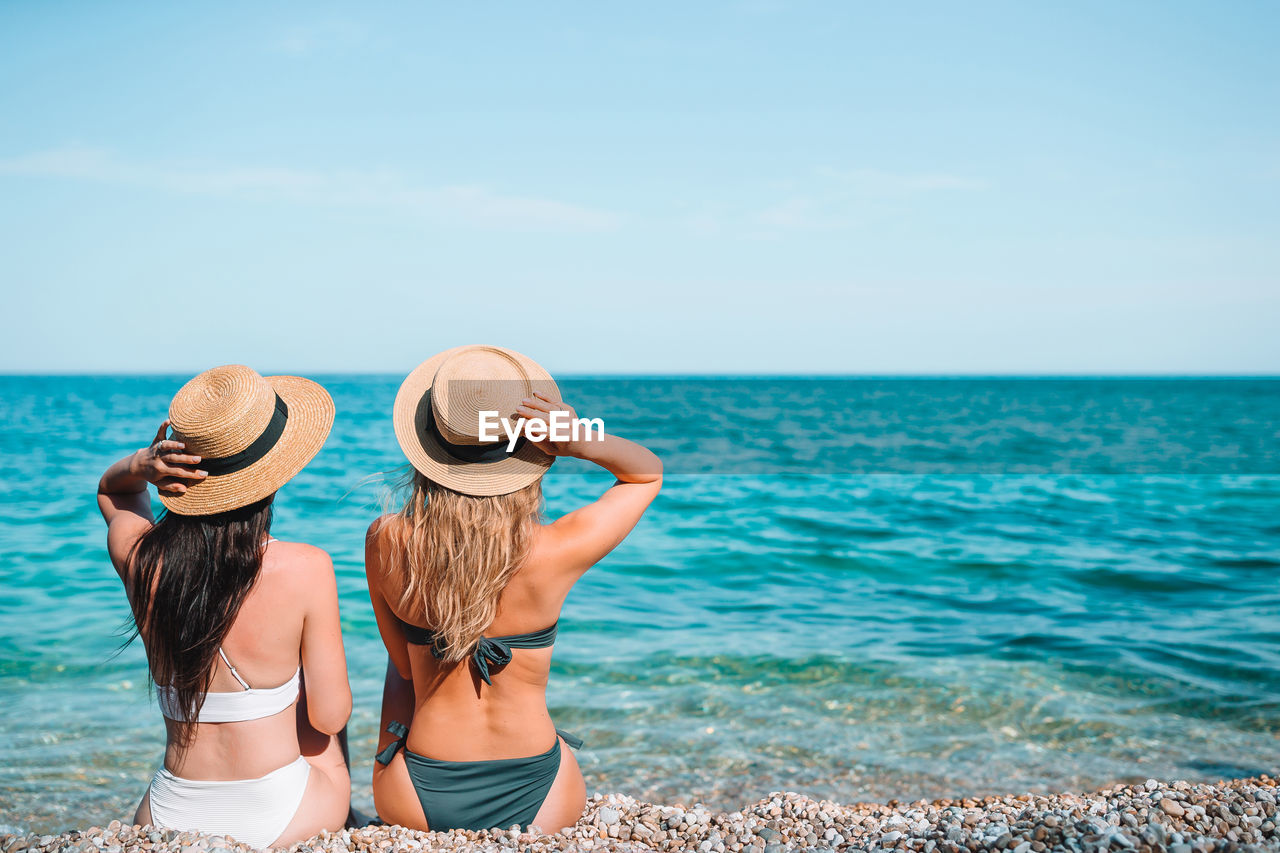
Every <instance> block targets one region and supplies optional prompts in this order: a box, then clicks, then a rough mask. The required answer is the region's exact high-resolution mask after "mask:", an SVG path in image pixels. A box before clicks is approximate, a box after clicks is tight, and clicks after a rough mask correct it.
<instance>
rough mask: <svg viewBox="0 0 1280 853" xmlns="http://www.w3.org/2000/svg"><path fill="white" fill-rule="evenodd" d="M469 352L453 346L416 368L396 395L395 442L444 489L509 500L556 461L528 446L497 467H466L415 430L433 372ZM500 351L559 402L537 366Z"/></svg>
mask: <svg viewBox="0 0 1280 853" xmlns="http://www.w3.org/2000/svg"><path fill="white" fill-rule="evenodd" d="M470 348H471V347H466V346H463V347H454V348H453V349H449V350H445V351H444V352H442V353H439V354H437V355H434V356H432V357H431V358H429V359H427V360H426V361H424V362H423V363H422V364H420V365H418V366H417V367H416V368H414V370H413V372H412V373H410V374H409V375H408V377H406V378H405V380H404V382H403V383H402V384H401V385H400V390H399V391H398V392H397V393H396V403H395V408H394V409H393V413H392V420H393V421H394V423H395V429H396V441H398V442H399V443H400V449H401V450H402V451H404V455H405V457H406V458H408V460H409V464H411V465H413V467H414V468H415V469H417V470H418V472H419V473H421V474H422V475H423V476H424V477H427V478H428V479H430V480H432V481H433V482H436V483H439V484H440V485H442V486H444V487H445V488H447V489H453V490H454V491H455V492H461V493H462V494H464V495H473V496H475V497H491V496H494V495H509V494H511V493H512V492H518V491H520V490H521V489H523V488H524V487H525V486H528V485H530V484H531V483H534V482H536V481H537V480H538V479H539V478H540V477H542V475H543V474H545V473H546V472H547V469H548V468H550V467H551V463H553V462H554V461H555V457H553V456H549V455H547V454H546V453H543V452H542V451H541V450H539V449H538V448H536V447H534V446H533V444H531V443H530V442H527V441H526V442H525V443H524V445H523V446H521V447H520V448H519V449H518V450H516V452H515V453H512V454H511V455H510V456H508V457H507V458H505V459H501V460H499V461H497V462H464V461H462V460H460V459H457V458H455V457H453V456H450V455H449V453H448V452H447V451H446V450H445V449H444V447H442V446H441V444H440V442H439V440H438V439H437V438H436V436H434V435H433V434H432V433H431V432H430V431H423V430H420V429H418V427H417V418H418V407H419V406H420V405H421V404H422V399H423V397H424V396H426V395H427V394H430V393H431V383H432V380H433V379H434V378H435V375H436V371H437V370H439V369H440V366H441V365H442V364H444V362H445V361H446V360H448V359H449V357H450V356H452V355H454V354H455V353H457V352H459V351H461V350H465V349H470ZM503 352H504V353H506V354H507V355H508V356H510V357H511V358H513V359H514V360H516V361H517V362H519V364H520V366H521V367H522V368H523V369H524V371H525V373H526V374H527V375H528V376H529V379H530V380H531V382H532V383H533V384H534V386H535V387H536V388H538V389H539V390H542V391H543V393H550V394H553V395H554V396H555V398H556V399H559V397H560V389H559V388H558V387H557V386H556V383H555V380H554V379H552V378H551V374H549V373H547V371H546V370H544V369H543V368H542V366H541V365H540V364H538V363H537V362H536V361H534V360H533V359H531V358H529V357H527V356H524V355H521V354H520V353H518V352H514V351H512V350H505V349H504V350H503Z"/></svg>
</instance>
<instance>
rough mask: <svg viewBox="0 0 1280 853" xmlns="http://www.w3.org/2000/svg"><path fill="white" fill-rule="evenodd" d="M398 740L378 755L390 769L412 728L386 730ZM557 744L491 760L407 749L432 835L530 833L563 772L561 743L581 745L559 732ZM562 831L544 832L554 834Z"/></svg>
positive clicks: (397, 725) (406, 759)
mask: <svg viewBox="0 0 1280 853" xmlns="http://www.w3.org/2000/svg"><path fill="white" fill-rule="evenodd" d="M387 731H389V732H391V733H392V734H394V735H395V736H396V740H395V741H393V742H392V743H391V744H389V745H388V746H387V747H386V748H385V749H383V750H382V751H381V752H379V753H378V761H380V762H381V763H382V764H384V765H386V764H390V763H391V759H392V758H393V757H395V754H396V751H397V750H399V749H401V748H404V740H405V738H406V737H408V735H409V729H408V728H406V727H405V726H404V725H403V724H401V723H399V722H393V723H391V725H389V726H387ZM556 734H557V735H559V737H557V738H556V741H555V743H553V744H552V745H551V748H550V749H548V750H547V751H546V752H544V753H542V754H541V755H534V756H530V757H529V758H497V759H493V760H490V761H440V760H438V759H435V758H427V757H426V756H425V755H418V753H416V752H411V751H410V750H409V749H407V748H405V749H404V763H405V766H406V767H407V768H408V769H409V778H410V779H411V780H413V788H414V790H415V791H417V792H418V801H419V802H420V803H422V813H423V814H424V815H425V816H426V818H427V826H428V827H430V829H431V830H432V831H433V832H444V831H447V830H450V829H493V828H495V827H497V828H500V829H510V828H511V827H512V826H515V825H517V824H518V825H519V826H520V828H521V829H527V828H528V827H529V824H530V822H531V821H532V820H533V819H534V817H536V816H537V814H538V809H540V808H542V801H543V800H545V799H546V798H547V793H548V792H549V791H550V790H551V786H552V784H553V783H554V782H555V781H556V774H557V773H558V772H559V770H560V738H564V742H565V743H567V744H569V746H571V747H573V748H574V749H578V748H580V747H581V746H582V741H581V740H580V739H578V738H576V737H574V736H573V735H571V734H569V733H567V732H562V731H560V730H559V729H556ZM556 828H558V827H543V829H556Z"/></svg>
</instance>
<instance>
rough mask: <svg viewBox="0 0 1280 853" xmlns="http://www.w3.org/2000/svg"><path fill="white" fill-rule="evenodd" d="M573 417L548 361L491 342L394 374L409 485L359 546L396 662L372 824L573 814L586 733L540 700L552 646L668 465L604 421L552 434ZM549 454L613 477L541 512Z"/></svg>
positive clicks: (578, 809) (455, 823) (558, 824)
mask: <svg viewBox="0 0 1280 853" xmlns="http://www.w3.org/2000/svg"><path fill="white" fill-rule="evenodd" d="M495 416H498V417H500V418H501V420H502V424H503V426H502V430H501V431H500V438H499V440H497V441H494V440H493V435H494V431H492V425H493V423H494V417H495ZM573 419H576V413H575V412H574V411H573V410H572V409H571V408H570V407H568V406H567V405H565V404H564V403H562V402H560V395H559V390H558V388H557V387H556V384H555V382H554V381H553V380H552V379H551V376H550V375H549V374H548V373H547V372H546V371H545V370H543V369H542V368H541V367H540V366H539V365H538V364H537V363H535V362H534V361H532V360H531V359H529V358H527V357H526V356H523V355H521V354H519V353H516V352H513V351H511V350H507V349H502V348H499V347H483V346H470V347H457V348H455V349H451V350H447V351H446V352H443V353H440V354H439V355H436V356H434V357H433V358H431V359H428V360H427V361H426V362H424V363H423V364H422V365H420V366H419V367H418V368H417V369H415V370H414V371H413V373H411V374H410V375H409V377H408V378H407V379H406V380H405V381H404V384H403V385H402V386H401V388H400V391H399V394H398V395H397V397H396V403H395V413H394V420H395V428H396V437H397V439H398V441H399V443H400V447H401V448H402V449H403V450H404V452H405V455H406V456H407V457H408V459H409V461H410V462H411V463H412V465H413V467H414V469H415V475H414V480H413V486H412V492H411V494H410V495H409V497H408V499H407V500H406V502H405V504H404V507H403V508H402V509H401V510H400V511H399V512H398V513H395V514H392V515H386V516H383V517H382V518H379V519H378V520H376V521H375V522H374V523H373V524H372V525H370V528H369V533H368V537H367V540H366V547H365V563H366V566H365V570H366V573H367V575H368V580H369V596H370V598H371V600H372V602H373V609H374V614H375V615H376V617H377V621H378V629H379V631H380V633H381V635H382V640H383V643H384V644H385V645H386V647H387V652H388V656H389V658H390V662H389V665H388V670H387V684H386V689H385V692H384V697H383V726H384V728H385V729H386V731H385V732H384V734H383V736H382V740H381V742H380V743H379V750H380V751H379V753H378V757H377V762H378V763H377V764H375V766H374V773H373V797H374V804H375V806H376V807H377V810H378V814H379V816H380V817H381V818H382V819H383V820H386V821H389V822H392V823H398V824H402V825H404V826H409V827H415V828H419V829H432V830H448V829H454V828H465V829H484V828H492V827H502V828H508V827H511V826H514V825H519V826H522V827H528V826H538V827H541V828H542V829H544V830H547V831H555V830H558V829H560V828H562V827H564V826H568V825H570V824H572V823H574V822H575V821H576V820H577V819H578V817H579V816H580V815H581V813H582V809H583V807H584V805H585V802H586V787H585V784H584V782H583V779H582V773H581V771H580V770H579V769H578V763H577V761H576V760H575V758H574V756H573V753H572V752H571V751H570V750H569V749H565V748H564V746H569V747H577V746H579V745H580V742H579V741H577V740H576V739H574V738H572V736H569V735H566V734H565V733H563V732H559V731H558V730H557V729H556V728H555V726H554V724H553V723H552V721H551V716H550V714H549V713H548V712H547V705H546V689H547V681H548V677H549V674H550V667H551V647H552V644H553V643H554V642H555V637H556V626H557V622H558V620H559V617H560V609H561V607H562V606H563V604H564V601H565V598H566V596H568V594H569V591H570V590H571V589H572V588H573V585H574V583H575V582H576V581H577V580H578V578H580V577H581V576H582V575H583V573H584V572H586V571H587V569H589V568H591V566H592V565H594V564H595V563H596V562H597V561H599V560H600V559H601V558H602V557H604V556H605V555H606V554H608V553H609V552H610V551H612V550H613V549H614V548H615V547H617V545H618V544H619V543H621V542H622V540H623V539H625V538H626V536H627V534H628V533H630V531H631V529H632V528H633V527H635V525H636V523H637V522H638V521H639V520H640V516H641V515H642V514H643V513H644V511H645V509H646V508H647V507H648V506H649V504H650V502H652V501H653V499H654V497H656V496H657V494H658V490H659V489H660V488H661V485H662V464H661V462H660V461H659V460H658V458H657V457H656V456H654V455H653V454H652V453H651V452H649V451H648V450H646V449H645V448H643V447H641V446H640V445H638V444H635V443H633V442H630V441H627V440H626V439H623V438H619V437H617V436H614V435H604V434H601V433H600V432H597V433H587V434H586V435H585V436H584V435H583V433H582V432H579V433H578V434H577V435H576V436H573V435H571V436H570V437H569V438H568V440H555V439H558V438H561V437H562V436H558V435H555V434H554V433H551V434H550V435H549V432H550V430H549V429H548V427H549V426H553V425H554V424H556V423H562V424H563V423H568V422H570V421H572V420H573ZM486 426H489V427H490V429H489V430H486ZM520 427H523V429H522V431H521V433H520V437H519V438H518V440H509V436H510V435H513V434H514V433H515V432H516V430H517V428H520ZM557 456H574V457H577V458H579V459H585V460H588V461H591V462H594V463H596V464H597V465H600V466H601V467H603V468H605V469H606V470H608V471H609V472H610V473H611V474H613V475H614V477H616V478H617V479H616V482H614V484H613V486H612V487H610V488H609V489H608V490H607V491H606V492H605V493H604V494H603V495H602V496H601V497H600V498H599V499H597V500H596V501H594V502H593V503H591V504H588V505H587V506H584V507H581V508H579V509H577V510H574V511H573V512H570V513H569V514H567V515H565V516H562V517H561V518H559V519H557V520H556V521H554V522H552V523H550V524H543V523H541V520H540V508H541V503H542V492H541V478H542V475H543V474H544V473H545V472H546V470H547V468H549V467H550V466H551V464H552V462H553V461H554V460H555V457H557ZM406 723H407V725H406Z"/></svg>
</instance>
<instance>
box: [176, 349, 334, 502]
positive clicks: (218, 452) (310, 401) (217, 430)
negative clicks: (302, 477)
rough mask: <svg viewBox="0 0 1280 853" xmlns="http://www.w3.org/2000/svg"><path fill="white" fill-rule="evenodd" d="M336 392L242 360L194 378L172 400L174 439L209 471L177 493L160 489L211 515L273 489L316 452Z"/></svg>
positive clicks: (327, 425)
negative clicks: (267, 373)
mask: <svg viewBox="0 0 1280 853" xmlns="http://www.w3.org/2000/svg"><path fill="white" fill-rule="evenodd" d="M333 416H334V407H333V398H331V397H330V396H329V392H328V391H325V390H324V388H322V387H321V386H320V385H319V384H317V383H315V382H312V381H311V380H310V379H303V378H302V377H300V376H260V375H259V374H258V372H257V371H255V370H253V369H252V368H248V367H245V366H244V365H242V364H232V365H227V366H225V367H215V368H213V369H212V370H206V371H205V372H204V373H201V374H200V375H199V376H197V377H195V378H194V379H192V380H191V381H190V382H188V383H187V384H186V385H183V386H182V388H181V389H180V390H179V391H178V393H177V395H175V396H174V398H173V402H172V403H170V404H169V422H170V425H171V426H172V428H173V436H172V437H173V438H174V439H175V440H177V441H181V442H183V443H184V444H185V445H186V450H185V452H186V453H190V454H194V455H197V456H199V457H200V464H199V466H198V467H199V468H200V469H201V470H204V471H207V472H208V473H209V476H208V477H206V478H205V479H204V480H201V481H199V482H194V481H193V482H191V483H190V484H189V485H187V490H186V491H185V492H183V493H182V494H181V495H167V494H163V493H162V494H161V495H160V501H161V503H163V504H164V505H165V508H166V509H168V510H169V511H170V512H174V513H177V514H178V515H212V514H214V513H218V512H227V511H229V510H233V509H239V508H240V507H243V506H248V505H249V504H251V503H254V502H256V501H260V500H262V499H263V498H265V497H267V496H268V495H271V494H273V493H274V492H276V491H278V490H279V488H280V487H281V486H283V485H284V484H285V483H287V482H289V480H291V479H293V477H294V475H296V474H297V473H298V472H299V471H301V470H302V469H303V467H304V466H306V464H307V463H308V462H310V461H311V458H312V457H313V456H315V455H316V453H318V452H319V450H320V447H321V446H322V445H323V444H324V441H325V439H326V438H327V437H328V435H329V430H330V429H331V428H332V427H333Z"/></svg>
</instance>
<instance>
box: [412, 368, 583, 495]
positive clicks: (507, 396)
mask: <svg viewBox="0 0 1280 853" xmlns="http://www.w3.org/2000/svg"><path fill="white" fill-rule="evenodd" d="M535 393H537V394H541V395H542V396H544V397H546V398H548V399H551V400H558V399H560V389H559V388H557V387H556V383H555V380H553V379H552V378H551V374H550V373H547V371H546V370H544V369H543V368H542V366H541V365H539V364H538V363H537V362H536V361H534V360H533V359H531V358H529V357H528V356H526V355H521V354H520V353H518V352H515V351H514V350H509V349H505V348H503V347H491V346H465V347H455V348H453V349H450V350H445V351H444V352H442V353H439V354H437V355H434V356H432V357H431V358H429V359H427V360H426V361H424V362H423V363H422V364H420V365H418V366H417V367H416V368H415V369H414V371H413V372H412V373H410V374H409V376H408V378H406V379H405V380H404V383H403V384H402V385H401V386H400V391H399V393H397V394H396V404H395V410H394V414H393V420H394V422H395V429H396V440H397V441H399V443H400V448H401V449H402V450H403V451H404V455H405V456H407V457H408V459H409V462H410V463H412V465H413V467H414V468H416V469H417V470H418V471H419V472H421V473H422V474H423V475H424V476H426V477H427V478H428V479H430V480H432V481H434V482H436V483H439V484H440V485H442V486H444V487H446V488H449V489H453V490H454V491H455V492H461V493H462V494H465V495H473V496H476V497H487V496H492V495H506V494H510V493H512V492H516V491H519V490H520V489H523V488H524V487H525V486H528V485H530V484H531V483H533V482H534V481H536V480H537V479H538V478H539V477H541V476H542V475H543V474H545V473H546V471H547V469H548V468H550V467H551V463H552V462H554V461H555V459H554V457H552V456H549V455H547V454H546V453H543V452H542V451H541V450H539V449H538V448H537V447H535V446H533V445H532V444H530V443H529V441H528V440H527V439H525V438H524V437H523V436H522V437H521V438H520V439H519V440H518V441H517V443H516V446H515V449H514V451H512V452H508V451H507V445H508V439H507V434H506V432H505V430H504V429H503V427H501V426H499V427H497V428H496V432H497V434H498V435H499V436H500V438H499V440H498V441H496V442H495V441H482V440H481V437H480V436H481V431H480V413H481V412H485V411H489V412H496V413H497V414H498V417H499V418H501V419H502V421H504V422H505V423H507V424H508V426H511V427H512V428H514V427H513V421H512V420H511V419H512V418H513V417H514V415H515V411H516V409H517V408H518V407H519V406H520V404H521V401H522V400H524V399H525V398H527V397H532V396H533V395H534V394H535Z"/></svg>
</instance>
